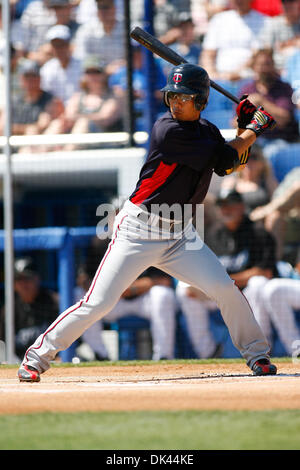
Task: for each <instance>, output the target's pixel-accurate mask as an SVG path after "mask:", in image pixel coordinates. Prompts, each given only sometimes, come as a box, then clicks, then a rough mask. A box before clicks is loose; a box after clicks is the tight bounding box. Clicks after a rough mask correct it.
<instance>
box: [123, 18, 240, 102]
mask: <svg viewBox="0 0 300 470" xmlns="http://www.w3.org/2000/svg"><path fill="white" fill-rule="evenodd" d="M130 36H131V37H132V38H133V39H135V40H136V41H137V42H139V43H140V44H142V46H144V47H146V48H147V49H149V51H151V52H153V53H154V54H157V55H158V56H159V57H162V58H163V59H165V60H166V61H167V62H170V63H171V64H173V65H179V64H186V63H187V61H186V60H185V59H184V58H183V57H181V56H180V55H179V54H177V53H176V52H175V51H173V50H172V49H171V48H170V47H168V46H166V45H165V44H163V43H162V42H161V41H160V40H159V39H157V38H155V37H154V36H152V34H150V33H147V32H146V31H144V30H143V29H142V28H140V27H139V26H136V27H135V28H133V30H132V31H131V33H130ZM210 86H211V87H212V88H214V89H215V90H217V91H218V92H219V93H222V95H224V96H226V97H227V98H229V99H230V100H231V101H233V102H234V103H237V104H239V102H240V100H239V99H238V98H237V97H236V96H234V95H233V94H232V93H230V92H229V91H228V90H225V88H223V87H221V86H220V85H218V84H217V83H216V82H214V81H213V80H211V79H210Z"/></svg>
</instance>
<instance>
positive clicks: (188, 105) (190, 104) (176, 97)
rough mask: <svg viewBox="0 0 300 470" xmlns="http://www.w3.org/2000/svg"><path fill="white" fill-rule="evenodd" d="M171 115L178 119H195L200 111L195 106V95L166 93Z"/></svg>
mask: <svg viewBox="0 0 300 470" xmlns="http://www.w3.org/2000/svg"><path fill="white" fill-rule="evenodd" d="M168 101H169V104H170V111H171V114H172V117H173V118H174V119H177V120H178V121H195V120H196V119H199V115H200V111H198V110H197V109H196V108H195V96H194V95H185V94H184V93H170V92H169V93H168Z"/></svg>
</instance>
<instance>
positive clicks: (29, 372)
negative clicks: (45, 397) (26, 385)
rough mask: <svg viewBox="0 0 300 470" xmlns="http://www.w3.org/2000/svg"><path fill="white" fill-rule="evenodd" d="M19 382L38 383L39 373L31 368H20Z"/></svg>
mask: <svg viewBox="0 0 300 470" xmlns="http://www.w3.org/2000/svg"><path fill="white" fill-rule="evenodd" d="M18 377H19V380H20V382H39V381H40V380H41V378H40V374H39V371H38V370H36V369H35V368H34V367H31V366H26V365H24V366H21V367H20V369H19V370H18Z"/></svg>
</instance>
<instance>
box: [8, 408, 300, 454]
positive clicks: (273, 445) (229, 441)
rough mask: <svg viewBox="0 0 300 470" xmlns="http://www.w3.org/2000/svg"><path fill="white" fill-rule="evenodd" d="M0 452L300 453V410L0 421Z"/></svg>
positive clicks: (81, 415) (113, 414)
mask: <svg viewBox="0 0 300 470" xmlns="http://www.w3.org/2000/svg"><path fill="white" fill-rule="evenodd" d="M0 449H1V450H23V449H26V450H54V449H55V450H92V449H97V450H100V449H105V450H111V449H114V450H124V449H127V450H133V449H134V450H141V449H143V450H154V449H155V450H160V449H162V450H168V449H169V450H170V449H173V450H185V449H190V450H193V449H197V450H216V449H218V450H254V449H255V450H293V449H294V450H300V410H299V411H298V410H288V411H265V412H258V411H252V412H251V411H235V412H229V411H183V412H179V411H176V412H158V411H157V412H144V411H143V412H101V413H65V414H58V413H41V414H32V415H19V416H0Z"/></svg>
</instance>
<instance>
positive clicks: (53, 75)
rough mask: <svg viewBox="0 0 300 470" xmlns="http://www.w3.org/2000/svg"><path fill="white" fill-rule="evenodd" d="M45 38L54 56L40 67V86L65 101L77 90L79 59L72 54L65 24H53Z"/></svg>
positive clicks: (68, 31)
mask: <svg viewBox="0 0 300 470" xmlns="http://www.w3.org/2000/svg"><path fill="white" fill-rule="evenodd" d="M46 39H47V41H48V42H50V43H51V46H52V50H53V55H54V57H53V59H50V60H49V61H48V62H46V63H45V65H43V67H42V68H41V77H42V88H43V89H44V90H46V91H48V92H51V93H53V94H54V95H55V96H58V97H59V98H60V99H61V100H62V101H63V102H64V103H66V102H67V101H68V99H69V98H70V97H71V96H72V95H73V94H74V93H75V92H76V91H78V90H79V82H80V78H81V61H80V60H79V59H76V58H75V57H73V55H72V50H71V47H70V40H71V32H70V29H69V28H68V27H67V26H65V25H56V26H53V27H52V28H50V29H49V31H48V33H47V36H46Z"/></svg>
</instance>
